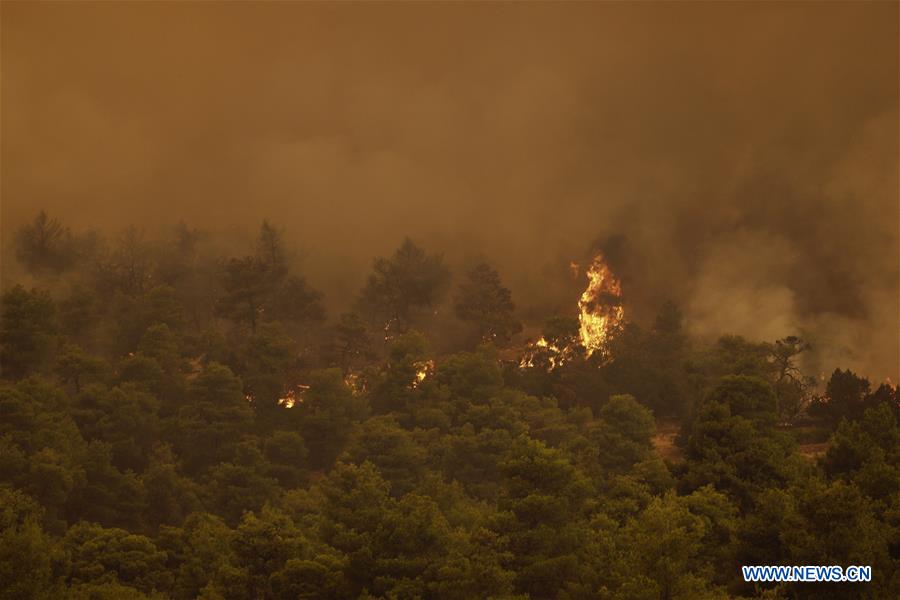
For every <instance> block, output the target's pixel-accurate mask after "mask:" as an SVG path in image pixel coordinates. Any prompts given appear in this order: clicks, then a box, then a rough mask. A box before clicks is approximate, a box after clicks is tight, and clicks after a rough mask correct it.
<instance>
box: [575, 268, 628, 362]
mask: <svg viewBox="0 0 900 600" xmlns="http://www.w3.org/2000/svg"><path fill="white" fill-rule="evenodd" d="M587 277H588V286H587V289H585V290H584V293H583V294H581V299H580V300H579V301H578V309H579V310H580V314H579V315H578V322H579V323H580V324H581V327H580V329H579V331H578V333H579V336H580V337H581V345H582V346H584V349H585V352H586V356H590V355H591V354H593V353H594V352H597V351H600V352H605V350H606V346H607V344H608V343H609V338H610V335H611V334H612V333H613V331H615V330H616V329H617V328H618V327H619V326H620V325H621V324H622V321H623V319H624V317H625V311H624V309H623V308H622V287H621V284H620V283H619V280H618V279H617V278H616V276H615V275H613V273H612V271H610V270H609V267H608V266H607V264H606V261H605V260H604V258H603V254H598V255H597V256H596V257H594V260H593V262H591V264H590V266H589V267H588V269H587Z"/></svg>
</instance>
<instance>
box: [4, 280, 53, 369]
mask: <svg viewBox="0 0 900 600" xmlns="http://www.w3.org/2000/svg"><path fill="white" fill-rule="evenodd" d="M55 313H56V308H55V306H54V304H53V300H51V298H50V294H48V293H47V292H42V291H39V290H32V291H30V292H28V291H26V290H25V288H23V287H22V286H21V285H16V286H15V287H12V288H10V289H9V290H7V291H6V292H5V293H4V294H3V296H2V313H0V375H2V376H3V377H7V378H11V379H19V378H21V377H24V376H25V375H27V374H28V373H29V372H31V371H34V370H37V369H40V368H42V367H43V366H45V365H46V364H47V363H48V362H49V361H50V359H51V353H52V351H53V343H54V340H55V333H56V323H55V319H54V317H55Z"/></svg>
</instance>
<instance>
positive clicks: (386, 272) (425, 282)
mask: <svg viewBox="0 0 900 600" xmlns="http://www.w3.org/2000/svg"><path fill="white" fill-rule="evenodd" d="M372 269H373V271H374V273H372V274H371V275H370V276H369V279H368V281H367V282H366V285H365V287H364V288H363V290H362V293H361V295H360V298H359V306H360V311H361V312H362V313H363V314H366V315H369V316H370V317H371V320H372V322H373V323H377V324H378V325H379V326H380V327H382V328H383V330H384V332H385V337H386V338H387V337H391V336H393V335H394V334H396V333H403V332H404V331H406V330H407V329H409V328H410V326H411V325H412V321H413V319H414V317H415V316H416V314H417V312H418V311H421V310H423V309H429V308H433V307H434V305H435V304H436V303H437V301H438V300H439V299H440V297H441V295H442V294H443V292H444V291H445V290H446V287H447V284H448V282H449V279H450V274H449V271H448V270H447V268H446V267H445V266H444V262H443V258H442V257H441V255H439V254H432V255H431V256H429V255H427V254H426V253H425V251H424V250H423V249H422V248H420V247H419V246H417V245H415V244H414V243H413V242H412V240H410V239H409V238H407V239H405V240H404V241H403V244H401V246H400V248H398V249H397V251H396V252H395V253H394V255H393V256H392V257H391V258H379V259H376V260H375V263H374V265H373V267H372Z"/></svg>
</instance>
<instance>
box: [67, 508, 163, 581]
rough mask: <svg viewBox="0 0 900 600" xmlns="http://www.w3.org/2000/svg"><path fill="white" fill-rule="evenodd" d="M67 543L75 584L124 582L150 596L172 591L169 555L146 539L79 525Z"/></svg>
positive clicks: (128, 533) (96, 526)
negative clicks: (168, 562)
mask: <svg viewBox="0 0 900 600" xmlns="http://www.w3.org/2000/svg"><path fill="white" fill-rule="evenodd" d="M63 542H64V545H65V547H66V550H67V551H68V552H70V553H71V556H72V570H71V574H70V576H69V578H70V582H71V583H73V584H78V583H99V582H106V583H121V584H123V585H125V586H129V587H133V588H134V589H136V590H139V591H141V592H143V593H147V594H149V593H151V592H167V591H168V590H169V589H170V586H171V584H172V576H171V574H170V573H169V572H168V570H167V569H166V553H165V552H163V551H162V550H160V549H159V548H157V547H156V545H155V544H154V543H153V541H152V540H151V539H149V538H147V537H145V536H142V535H136V534H133V533H130V532H128V531H125V530H124V529H116V528H112V529H107V528H104V527H101V526H99V525H95V524H91V523H77V524H75V525H73V526H72V527H70V528H69V530H68V531H67V532H66V536H65V538H64V541H63Z"/></svg>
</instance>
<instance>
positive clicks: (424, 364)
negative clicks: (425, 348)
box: [412, 360, 434, 387]
mask: <svg viewBox="0 0 900 600" xmlns="http://www.w3.org/2000/svg"><path fill="white" fill-rule="evenodd" d="M415 367H416V378H415V379H414V380H413V382H412V386H413V387H417V386H418V385H419V384H420V383H422V382H423V381H425V378H426V377H428V376H429V375H430V374H431V373H432V371H434V361H433V360H422V361H419V362H417V363H415Z"/></svg>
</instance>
